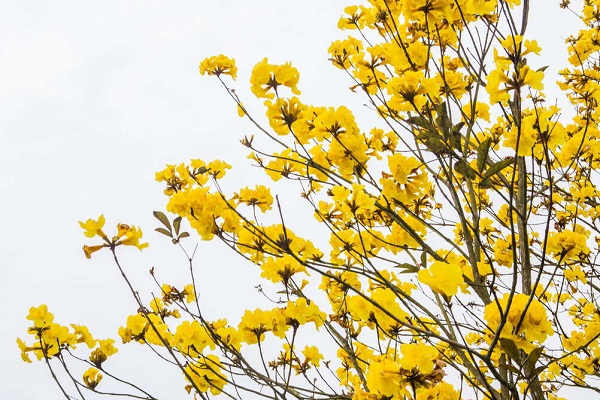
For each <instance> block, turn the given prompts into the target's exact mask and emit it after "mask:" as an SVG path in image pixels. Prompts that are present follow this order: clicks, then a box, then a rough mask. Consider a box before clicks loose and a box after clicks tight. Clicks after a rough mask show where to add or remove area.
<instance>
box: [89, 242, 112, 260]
mask: <svg viewBox="0 0 600 400" xmlns="http://www.w3.org/2000/svg"><path fill="white" fill-rule="evenodd" d="M105 247H108V245H107V244H100V245H96V246H88V245H87V244H84V245H83V253H84V254H85V258H88V259H89V258H92V254H93V253H95V252H97V251H98V250H102V249H103V248H105Z"/></svg>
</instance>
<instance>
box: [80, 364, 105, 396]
mask: <svg viewBox="0 0 600 400" xmlns="http://www.w3.org/2000/svg"><path fill="white" fill-rule="evenodd" d="M101 380H102V374H101V373H100V372H99V371H98V369H96V368H94V367H91V368H89V369H88V370H87V371H85V372H84V373H83V383H85V386H87V387H88V388H90V389H92V390H93V389H95V388H96V386H98V384H99V383H100V381H101Z"/></svg>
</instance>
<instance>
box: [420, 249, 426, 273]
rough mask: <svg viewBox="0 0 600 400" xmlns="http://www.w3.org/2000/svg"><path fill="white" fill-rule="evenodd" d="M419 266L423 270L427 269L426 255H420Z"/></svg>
mask: <svg viewBox="0 0 600 400" xmlns="http://www.w3.org/2000/svg"><path fill="white" fill-rule="evenodd" d="M421 266H422V267H423V268H425V269H427V253H426V252H422V253H421Z"/></svg>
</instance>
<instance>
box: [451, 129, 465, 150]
mask: <svg viewBox="0 0 600 400" xmlns="http://www.w3.org/2000/svg"><path fill="white" fill-rule="evenodd" d="M463 126H465V123H464V122H459V123H458V124H456V125H454V126H453V127H452V131H451V132H450V140H449V141H450V146H451V147H452V148H453V149H457V150H460V151H462V143H461V139H462V134H461V133H460V130H461V129H462V128H463Z"/></svg>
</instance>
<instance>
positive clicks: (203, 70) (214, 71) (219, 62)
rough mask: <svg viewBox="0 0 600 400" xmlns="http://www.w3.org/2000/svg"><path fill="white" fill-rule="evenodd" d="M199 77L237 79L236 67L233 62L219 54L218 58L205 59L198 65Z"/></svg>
mask: <svg viewBox="0 0 600 400" xmlns="http://www.w3.org/2000/svg"><path fill="white" fill-rule="evenodd" d="M199 70H200V75H205V74H208V75H216V76H220V75H221V74H223V75H229V76H231V77H232V78H233V79H235V78H236V77H237V67H236V66H235V60H234V59H232V58H229V57H226V56H224V55H223V54H219V55H218V56H212V57H208V58H205V59H204V60H202V62H201V63H200V67H199Z"/></svg>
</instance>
